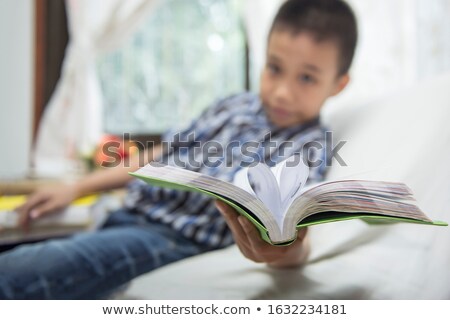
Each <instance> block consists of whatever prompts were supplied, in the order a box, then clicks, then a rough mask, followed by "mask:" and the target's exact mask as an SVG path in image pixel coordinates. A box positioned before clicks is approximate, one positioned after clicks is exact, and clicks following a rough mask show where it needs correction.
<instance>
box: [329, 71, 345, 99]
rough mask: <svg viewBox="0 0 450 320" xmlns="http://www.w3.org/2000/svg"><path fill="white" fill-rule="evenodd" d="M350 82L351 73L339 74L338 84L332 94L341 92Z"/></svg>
mask: <svg viewBox="0 0 450 320" xmlns="http://www.w3.org/2000/svg"><path fill="white" fill-rule="evenodd" d="M349 82H350V75H349V74H348V73H346V74H344V75H342V76H339V77H338V79H337V80H336V86H335V88H334V90H333V92H332V93H331V95H332V96H335V95H337V94H338V93H340V92H341V91H342V90H344V89H345V87H346V86H347V85H348V83H349Z"/></svg>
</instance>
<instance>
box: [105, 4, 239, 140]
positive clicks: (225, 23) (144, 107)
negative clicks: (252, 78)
mask: <svg viewBox="0 0 450 320" xmlns="http://www.w3.org/2000/svg"><path fill="white" fill-rule="evenodd" d="M241 3H242V1H239V0H190V1H185V0H166V1H163V2H161V3H160V5H159V7H158V8H156V9H155V10H154V12H153V13H152V14H151V16H149V17H148V20H147V21H146V22H145V23H144V24H143V26H142V27H141V28H140V29H139V30H138V31H137V32H136V33H135V34H134V35H133V37H132V38H131V39H129V41H128V42H127V43H126V44H125V45H124V46H122V47H121V48H120V49H119V50H117V51H115V52H112V53H110V54H107V55H106V56H103V57H102V58H101V59H99V61H98V73H99V78H100V83H101V86H102V90H103V94H104V106H105V108H104V125H105V128H104V129H105V131H106V132H108V133H115V134H121V133H123V132H129V133H135V134H158V133H161V132H163V131H164V130H165V129H167V128H169V127H171V126H177V127H179V126H182V125H185V124H187V123H188V122H189V121H190V120H191V119H192V118H194V117H195V116H197V115H198V114H199V113H200V112H201V111H202V110H203V109H204V108H205V107H207V106H208V105H210V104H211V102H213V101H214V100H215V99H217V98H220V97H225V96H226V95H229V94H232V93H237V92H240V91H243V90H244V88H245V79H246V73H245V70H246V58H245V56H246V53H245V51H246V50H245V37H244V30H243V25H242V22H241V19H240V11H241V8H240V7H241Z"/></svg>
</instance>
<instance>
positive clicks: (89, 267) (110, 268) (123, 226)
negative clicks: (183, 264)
mask: <svg viewBox="0 0 450 320" xmlns="http://www.w3.org/2000/svg"><path fill="white" fill-rule="evenodd" d="M207 250H208V248H206V247H202V246H201V245H198V244H196V243H194V242H192V241H190V240H188V239H186V238H184V237H182V236H181V235H179V234H178V233H177V232H176V231H174V230H172V229H170V228H169V227H167V226H164V225H161V224H158V223H150V222H146V221H145V220H144V218H143V217H142V216H138V215H133V214H130V213H128V212H127V211H124V210H119V211H117V212H114V213H112V214H111V216H110V217H109V219H108V220H107V222H106V223H105V226H104V227H103V228H102V229H100V230H98V231H96V232H93V233H82V234H78V235H75V236H73V237H70V238H67V239H60V240H49V241H45V242H41V243H37V244H31V245H23V246H19V247H17V248H15V249H13V250H11V251H7V252H5V253H3V254H0V299H97V298H106V297H107V296H108V294H110V293H111V292H113V291H114V290H115V289H116V288H118V287H120V286H121V285H123V284H125V283H127V282H128V281H130V280H131V279H133V278H135V277H137V276H139V275H141V274H143V273H146V272H148V271H150V270H153V269H156V268H158V267H161V266H164V265H166V264H168V263H171V262H174V261H177V260H180V259H183V258H187V257H189V256H193V255H196V254H200V253H202V252H205V251H207ZM151 289H152V288H149V290H151Z"/></svg>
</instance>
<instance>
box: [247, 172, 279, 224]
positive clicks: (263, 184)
mask: <svg viewBox="0 0 450 320" xmlns="http://www.w3.org/2000/svg"><path fill="white" fill-rule="evenodd" d="M248 181H249V184H250V185H251V187H252V189H253V191H254V193H255V194H256V196H257V197H258V199H259V200H261V201H262V202H263V203H264V204H265V205H266V207H267V208H268V209H269V211H270V212H271V213H272V216H273V217H274V218H275V221H276V222H277V224H278V227H279V228H280V230H282V228H283V219H284V214H283V213H284V212H283V208H282V205H281V196H280V190H279V187H278V182H277V179H276V178H275V176H274V174H273V173H272V171H271V170H270V168H269V167H268V166H267V165H265V164H264V163H258V164H256V165H255V166H253V167H250V168H248Z"/></svg>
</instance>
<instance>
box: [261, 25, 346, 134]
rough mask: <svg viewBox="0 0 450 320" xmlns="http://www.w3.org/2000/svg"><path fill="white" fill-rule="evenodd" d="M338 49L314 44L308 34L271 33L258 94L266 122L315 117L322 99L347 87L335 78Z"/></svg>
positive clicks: (286, 123) (290, 122)
mask: <svg viewBox="0 0 450 320" xmlns="http://www.w3.org/2000/svg"><path fill="white" fill-rule="evenodd" d="M338 58H339V51H338V47H337V46H336V45H335V43H334V42H332V41H327V40H325V41H321V42H317V41H316V40H315V39H314V38H313V37H312V36H311V35H310V34H309V33H307V32H301V33H299V34H297V35H293V34H292V33H290V32H288V31H276V30H275V31H273V32H272V34H271V35H270V38H269V43H268V47H267V61H266V65H265V67H264V70H263V72H262V75H261V84H260V95H261V100H262V102H263V105H264V108H265V110H266V112H267V115H268V117H269V120H270V121H271V122H272V123H273V124H275V125H277V126H279V127H289V126H294V125H298V124H302V123H304V122H307V121H309V120H312V119H313V118H315V117H317V116H318V115H319V112H320V108H321V107H322V105H323V103H324V102H325V100H326V99H327V98H328V97H330V96H333V95H335V94H338V93H339V92H340V91H341V90H342V89H344V87H345V86H346V85H347V83H348V80H349V77H348V75H347V74H346V75H343V76H338V61H339V59H338Z"/></svg>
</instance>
